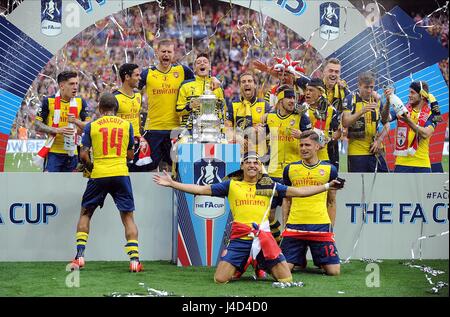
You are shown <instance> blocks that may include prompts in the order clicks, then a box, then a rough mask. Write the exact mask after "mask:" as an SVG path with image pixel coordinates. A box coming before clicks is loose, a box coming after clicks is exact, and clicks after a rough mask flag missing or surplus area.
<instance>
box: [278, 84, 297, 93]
mask: <svg viewBox="0 0 450 317" xmlns="http://www.w3.org/2000/svg"><path fill="white" fill-rule="evenodd" d="M285 90H293V89H292V87H291V86H289V85H286V84H284V85H281V86H280V87H278V88H277V94H278V93H280V92H282V91H285Z"/></svg>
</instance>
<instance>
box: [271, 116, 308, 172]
mask: <svg viewBox="0 0 450 317" xmlns="http://www.w3.org/2000/svg"><path fill="white" fill-rule="evenodd" d="M266 124H267V129H268V130H269V133H270V163H269V168H268V173H269V176H270V177H277V178H282V177H283V170H284V168H285V167H286V165H288V164H290V163H292V162H297V161H299V160H300V140H299V139H296V138H294V137H293V136H292V135H291V133H292V129H298V130H300V131H305V130H308V129H311V122H310V121H309V118H308V117H307V116H302V117H300V115H299V114H297V113H292V114H288V115H287V116H284V117H283V116H281V115H280V114H279V112H271V113H268V114H267V120H266Z"/></svg>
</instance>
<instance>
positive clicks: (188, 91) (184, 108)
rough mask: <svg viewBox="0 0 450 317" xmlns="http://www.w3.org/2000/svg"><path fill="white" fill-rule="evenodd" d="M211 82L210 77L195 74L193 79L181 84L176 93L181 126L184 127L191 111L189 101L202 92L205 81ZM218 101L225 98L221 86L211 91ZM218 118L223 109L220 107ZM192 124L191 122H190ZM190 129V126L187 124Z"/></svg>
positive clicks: (220, 117)
mask: <svg viewBox="0 0 450 317" xmlns="http://www.w3.org/2000/svg"><path fill="white" fill-rule="evenodd" d="M207 82H208V83H209V84H210V83H211V78H206V79H205V78H201V77H198V76H195V79H189V80H186V81H184V82H183V83H182V84H181V87H180V91H179V93H178V99H177V107H176V110H177V113H178V115H179V116H180V124H181V126H182V127H186V124H187V123H188V119H189V114H190V113H191V109H190V106H189V104H190V102H191V100H192V99H193V98H196V97H199V96H201V95H203V94H204V92H205V86H206V83H207ZM213 94H214V95H215V96H216V98H217V100H218V101H223V100H224V99H225V97H224V95H223V90H222V88H221V87H218V88H216V89H215V90H214V91H213ZM220 110H221V111H220V113H219V119H223V117H224V115H223V113H222V112H223V109H220ZM191 124H192V123H191ZM187 128H188V129H191V128H192V126H188V127H187Z"/></svg>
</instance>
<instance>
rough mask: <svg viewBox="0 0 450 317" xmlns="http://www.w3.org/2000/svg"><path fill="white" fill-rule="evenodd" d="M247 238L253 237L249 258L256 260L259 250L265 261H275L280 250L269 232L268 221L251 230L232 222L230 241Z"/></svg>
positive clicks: (241, 224)
mask: <svg viewBox="0 0 450 317" xmlns="http://www.w3.org/2000/svg"><path fill="white" fill-rule="evenodd" d="M266 223H267V224H266ZM248 236H251V237H253V244H252V249H251V256H252V257H253V258H254V259H256V256H257V255H258V253H259V252H260V251H261V250H262V252H263V255H264V258H265V259H267V260H273V259H276V258H277V257H278V256H279V255H280V254H281V249H280V247H279V246H278V244H277V242H276V241H275V239H274V237H273V236H272V233H271V232H270V227H269V222H268V221H265V222H263V223H262V224H261V226H260V227H257V228H251V227H250V226H248V225H246V224H243V223H240V222H233V224H232V225H231V236H230V238H231V239H238V238H242V237H248Z"/></svg>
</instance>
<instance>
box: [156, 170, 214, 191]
mask: <svg viewBox="0 0 450 317" xmlns="http://www.w3.org/2000/svg"><path fill="white" fill-rule="evenodd" d="M153 181H154V182H155V183H156V184H158V185H160V186H165V187H172V188H173V189H177V190H180V191H182V192H185V193H190V194H194V195H208V196H210V195H211V194H212V192H211V186H209V185H207V186H201V185H194V184H183V183H180V182H177V181H174V180H173V179H172V178H171V177H170V176H169V175H168V174H167V173H166V172H164V175H158V174H155V176H153Z"/></svg>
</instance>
